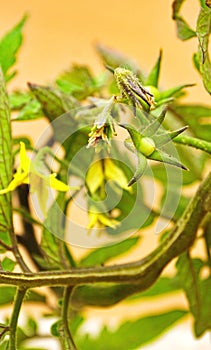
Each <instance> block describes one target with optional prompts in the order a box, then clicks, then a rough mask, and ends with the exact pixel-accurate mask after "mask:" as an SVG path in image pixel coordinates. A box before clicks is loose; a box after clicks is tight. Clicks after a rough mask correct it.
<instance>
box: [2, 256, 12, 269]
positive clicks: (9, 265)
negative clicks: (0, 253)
mask: <svg viewBox="0 0 211 350" xmlns="http://www.w3.org/2000/svg"><path fill="white" fill-rule="evenodd" d="M1 264H2V267H3V270H4V271H10V272H12V271H13V269H14V267H15V265H16V262H15V261H14V260H12V259H10V258H8V257H5V258H4V259H3V260H2V262H1Z"/></svg>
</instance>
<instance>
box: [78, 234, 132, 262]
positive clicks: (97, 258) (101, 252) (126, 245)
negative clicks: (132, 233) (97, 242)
mask: <svg viewBox="0 0 211 350" xmlns="http://www.w3.org/2000/svg"><path fill="white" fill-rule="evenodd" d="M138 241H139V237H133V238H128V239H127V240H125V241H122V242H120V243H117V244H114V245H111V246H108V247H103V248H98V249H95V250H94V251H92V252H91V253H89V254H88V255H87V256H85V257H84V258H82V259H81V260H80V262H79V265H81V266H93V265H95V266H96V265H101V264H104V263H106V262H107V261H108V260H110V259H112V258H115V257H117V256H119V255H121V254H124V253H125V252H127V251H128V250H129V249H131V248H133V247H134V246H135V245H136V244H137V243H138Z"/></svg>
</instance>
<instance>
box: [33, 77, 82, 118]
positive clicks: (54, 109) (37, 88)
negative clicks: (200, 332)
mask: <svg viewBox="0 0 211 350" xmlns="http://www.w3.org/2000/svg"><path fill="white" fill-rule="evenodd" d="M28 85H29V88H30V89H31V91H32V92H33V94H34V96H35V97H36V98H37V100H38V101H39V103H40V104H41V106H42V110H43V112H44V114H45V116H46V117H47V118H48V119H49V120H50V121H53V120H54V119H56V118H57V117H59V116H60V115H62V114H64V113H65V112H68V111H69V110H71V109H73V108H75V107H76V106H77V105H78V104H77V101H76V100H75V99H74V98H73V97H72V96H68V95H66V94H64V93H62V92H60V91H59V90H57V89H55V88H53V87H50V86H42V85H38V84H31V83H29V84H28Z"/></svg>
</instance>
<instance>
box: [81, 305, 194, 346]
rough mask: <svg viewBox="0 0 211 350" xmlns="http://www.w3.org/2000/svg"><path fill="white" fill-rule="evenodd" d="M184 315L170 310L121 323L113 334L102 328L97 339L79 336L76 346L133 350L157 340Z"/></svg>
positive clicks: (182, 311)
mask: <svg viewBox="0 0 211 350" xmlns="http://www.w3.org/2000/svg"><path fill="white" fill-rule="evenodd" d="M186 314H187V312H186V311H184V310H172V311H168V312H166V313H161V314H157V315H151V316H146V317H143V318H139V319H137V320H134V321H127V322H125V323H123V324H122V325H120V327H119V328H118V329H117V330H116V331H115V332H113V331H111V330H109V329H108V328H107V327H104V328H103V329H102V331H101V332H100V334H99V336H98V337H95V338H94V337H91V336H89V335H88V334H87V335H84V336H80V337H79V339H78V344H79V347H80V349H82V350H91V349H99V350H108V349H112V350H119V349H122V350H134V349H136V348H138V347H140V346H142V345H144V344H147V343H149V342H151V341H152V340H154V339H156V338H158V337H159V336H160V335H162V334H163V333H164V332H165V331H166V330H167V329H169V328H170V327H172V326H173V324H174V323H175V322H177V321H179V320H180V319H182V318H183V317H184V316H185V315H186Z"/></svg>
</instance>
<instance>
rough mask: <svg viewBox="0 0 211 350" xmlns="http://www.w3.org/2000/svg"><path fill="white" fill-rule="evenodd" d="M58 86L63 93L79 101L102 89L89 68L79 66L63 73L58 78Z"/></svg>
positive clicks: (74, 66)
mask: <svg viewBox="0 0 211 350" xmlns="http://www.w3.org/2000/svg"><path fill="white" fill-rule="evenodd" d="M56 84H57V86H58V87H59V88H60V89H61V90H62V91H63V92H65V93H67V94H71V95H72V96H74V97H76V98H77V99H79V100H82V99H84V98H86V97H87V96H90V95H92V94H93V93H94V92H96V91H98V90H99V89H100V88H101V84H98V83H97V81H96V80H95V78H94V77H93V75H92V73H91V71H90V70H89V68H88V67H86V66H83V65H77V64H75V65H73V66H72V68H71V69H70V70H68V71H66V72H64V73H62V74H61V75H60V76H59V77H58V78H57V80H56Z"/></svg>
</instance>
